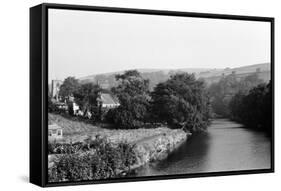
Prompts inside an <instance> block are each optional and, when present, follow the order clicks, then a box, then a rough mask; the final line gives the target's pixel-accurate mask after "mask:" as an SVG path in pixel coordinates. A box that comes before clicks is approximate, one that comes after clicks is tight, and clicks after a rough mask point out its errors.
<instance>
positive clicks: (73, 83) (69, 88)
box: [59, 77, 80, 99]
mask: <svg viewBox="0 0 281 191" xmlns="http://www.w3.org/2000/svg"><path fill="white" fill-rule="evenodd" d="M79 86H80V84H79V81H78V80H77V79H76V78H75V77H68V78H66V79H65V80H64V81H63V84H62V85H61V86H60V91H59V96H60V97H62V98H63V99H66V98H67V97H68V96H70V95H73V93H75V92H76V91H77V90H78V88H79Z"/></svg>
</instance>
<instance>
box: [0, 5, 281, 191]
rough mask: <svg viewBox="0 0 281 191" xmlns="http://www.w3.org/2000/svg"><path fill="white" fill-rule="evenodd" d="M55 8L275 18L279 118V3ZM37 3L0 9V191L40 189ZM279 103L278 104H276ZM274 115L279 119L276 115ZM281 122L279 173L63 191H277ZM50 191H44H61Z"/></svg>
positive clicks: (276, 133)
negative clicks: (34, 113) (33, 176)
mask: <svg viewBox="0 0 281 191" xmlns="http://www.w3.org/2000/svg"><path fill="white" fill-rule="evenodd" d="M45 2H52V3H67V4H84V5H96V6H113V7H129V8H144V9H160V10H161V9H162V10H174V11H188V12H203V13H204V12H205V13H222V14H238V15H253V16H255V15H256V16H270V17H275V18H276V30H275V34H276V37H275V43H276V46H275V47H276V50H275V53H276V56H275V73H276V86H275V88H276V100H275V104H276V105H275V106H276V113H277V115H280V113H281V112H280V110H281V103H280V96H281V85H280V82H281V73H280V71H281V66H280V65H279V61H280V54H281V53H280V50H281V47H280V45H281V44H280V32H281V28H280V27H281V25H280V24H281V21H280V20H281V11H280V7H281V6H280V5H279V1H278V0H228V1H226V0H212V1H210V0H209V1H208V0H206V1H204V0H193V1H191V0H130V1H128V0H127V1H126V0H107V1H103V0H76V1H75V0H60V1H58V0H57V1H48V0H46V1H45ZM39 3H42V1H39V0H33V1H22V0H10V1H8V0H6V1H1V5H0V21H1V22H0V52H1V54H0V66H1V68H0V72H1V74H0V83H1V92H0V100H1V101H0V103H1V109H0V120H1V123H0V124H1V125H0V127H1V131H0V136H1V137H0V153H1V157H0V190H16V189H17V190H39V189H40V188H39V187H37V186H34V185H32V184H29V183H28V174H29V173H28V170H29V166H28V163H29V149H28V145H29V102H28V100H29V7H31V6H34V5H37V4H39ZM278 98H279V99H278ZM277 115H276V116H277ZM280 125H281V118H280V117H279V118H278V117H276V125H275V128H276V132H275V135H276V142H275V143H276V149H275V150H276V157H275V160H276V173H274V174H258V175H240V176H227V177H209V178H193V179H179V180H165V181H146V182H133V183H117V184H103V185H87V186H68V187H61V188H59V189H60V190H72V191H74V190H81V191H83V190H123V191H126V190H128V191H132V190H134V191H138V190H157V189H158V190H187V189H188V190H217V191H218V190H229V191H232V190H235V191H237V190H255V191H258V190H278V189H280V187H281V184H280V180H281V172H280V170H281V166H280V161H281V152H280V145H281V141H280V138H281V135H280V133H281V131H280ZM57 189H58V188H48V189H46V190H57Z"/></svg>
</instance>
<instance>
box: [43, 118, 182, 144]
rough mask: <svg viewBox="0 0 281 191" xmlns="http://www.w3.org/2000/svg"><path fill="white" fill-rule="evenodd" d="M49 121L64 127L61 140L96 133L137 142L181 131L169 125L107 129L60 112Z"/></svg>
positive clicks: (112, 139)
mask: <svg viewBox="0 0 281 191" xmlns="http://www.w3.org/2000/svg"><path fill="white" fill-rule="evenodd" d="M48 123H49V124H53V123H56V124H57V125H59V126H61V127H62V128H63V135H64V138H63V139H62V140H61V142H70V141H71V142H82V141H84V140H85V139H87V138H94V137H96V135H99V136H101V137H106V138H107V139H108V140H109V141H110V142H112V143H119V142H124V141H125V142H128V143H137V142H140V141H143V140H148V139H151V138H156V137H158V136H163V135H172V134H178V133H181V131H182V130H179V129H169V128H167V127H158V128H154V129H147V128H140V129H129V130H121V129H118V130H117V129H106V128H102V127H100V126H97V125H93V124H89V123H85V122H81V121H77V120H72V119H70V118H66V117H63V116H61V115H58V114H51V113H49V114H48Z"/></svg>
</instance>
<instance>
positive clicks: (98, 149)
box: [48, 137, 136, 182]
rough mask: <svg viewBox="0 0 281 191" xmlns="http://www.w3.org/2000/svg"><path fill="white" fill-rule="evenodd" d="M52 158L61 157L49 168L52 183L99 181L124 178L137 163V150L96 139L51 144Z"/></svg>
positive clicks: (124, 144) (49, 150) (125, 145)
mask: <svg viewBox="0 0 281 191" xmlns="http://www.w3.org/2000/svg"><path fill="white" fill-rule="evenodd" d="M48 148H49V149H48V152H49V154H53V153H56V154H59V155H57V159H55V160H54V161H53V164H52V165H50V164H49V166H50V167H49V169H48V179H49V181H50V182H61V181H80V180H97V179H107V178H115V177H120V176H122V173H125V172H127V171H129V170H130V167H131V166H132V165H133V164H135V162H136V155H135V152H134V150H133V148H134V146H132V145H129V144H127V143H119V144H116V145H113V144H112V143H109V142H108V141H106V139H102V138H99V137H97V138H96V139H95V140H89V141H86V142H85V143H76V144H51V143H49V147H48Z"/></svg>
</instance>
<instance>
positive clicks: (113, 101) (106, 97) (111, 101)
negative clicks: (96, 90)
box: [101, 93, 119, 104]
mask: <svg viewBox="0 0 281 191" xmlns="http://www.w3.org/2000/svg"><path fill="white" fill-rule="evenodd" d="M101 101H102V103H103V104H119V102H118V101H117V100H116V99H114V98H113V97H112V96H111V95H110V94H109V93H102V94H101Z"/></svg>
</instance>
